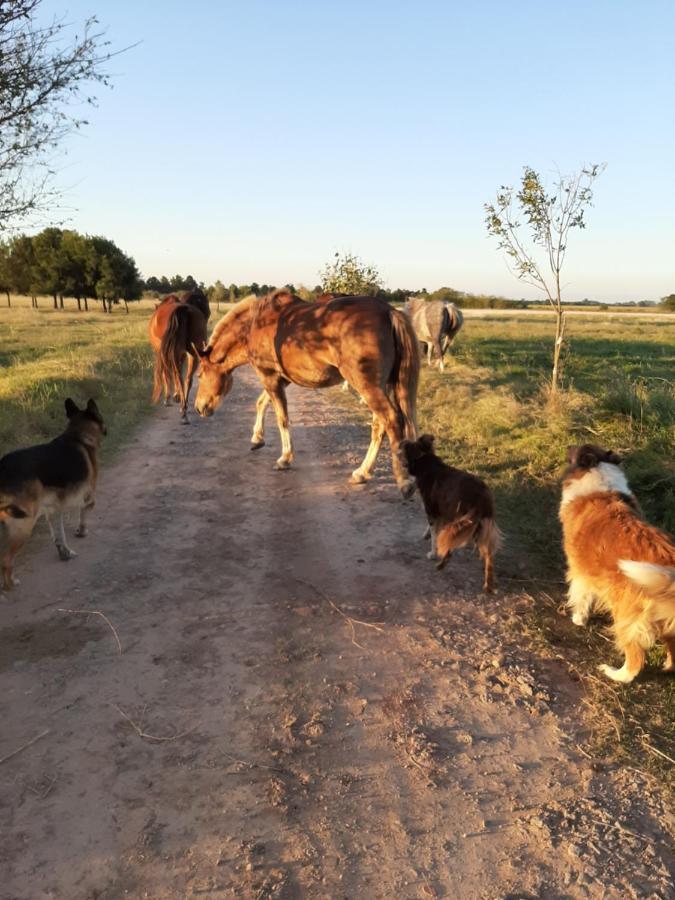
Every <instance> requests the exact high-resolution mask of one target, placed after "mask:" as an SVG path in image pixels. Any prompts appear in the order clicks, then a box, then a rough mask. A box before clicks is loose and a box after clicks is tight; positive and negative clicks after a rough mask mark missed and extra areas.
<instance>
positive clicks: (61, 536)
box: [45, 513, 77, 562]
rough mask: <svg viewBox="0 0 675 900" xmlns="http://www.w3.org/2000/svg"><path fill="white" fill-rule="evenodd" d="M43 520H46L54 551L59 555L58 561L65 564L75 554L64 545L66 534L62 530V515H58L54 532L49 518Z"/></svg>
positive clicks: (75, 554)
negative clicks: (54, 547)
mask: <svg viewBox="0 0 675 900" xmlns="http://www.w3.org/2000/svg"><path fill="white" fill-rule="evenodd" d="M45 519H46V520H47V525H48V526H49V531H50V533H51V536H52V540H53V541H54V543H55V544H56V550H57V552H58V554H59V559H60V560H61V561H62V562H67V561H68V560H69V559H73V557H75V556H77V553H75V551H74V550H71V549H70V547H69V546H68V544H67V543H66V533H65V531H64V528H63V514H62V513H59V516H58V519H57V523H56V530H55V529H54V526H53V525H52V521H51V519H50V518H49V516H45Z"/></svg>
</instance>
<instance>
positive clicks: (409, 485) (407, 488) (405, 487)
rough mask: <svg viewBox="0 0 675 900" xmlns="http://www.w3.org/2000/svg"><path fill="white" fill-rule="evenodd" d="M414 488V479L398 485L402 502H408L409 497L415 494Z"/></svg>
mask: <svg viewBox="0 0 675 900" xmlns="http://www.w3.org/2000/svg"><path fill="white" fill-rule="evenodd" d="M416 486H417V485H416V483H415V479H414V478H408V480H407V481H404V482H402V483H401V484H400V485H399V488H400V490H401V494H402V496H403V499H404V500H408V499H409V498H410V497H412V495H413V494H414V493H415V487H416Z"/></svg>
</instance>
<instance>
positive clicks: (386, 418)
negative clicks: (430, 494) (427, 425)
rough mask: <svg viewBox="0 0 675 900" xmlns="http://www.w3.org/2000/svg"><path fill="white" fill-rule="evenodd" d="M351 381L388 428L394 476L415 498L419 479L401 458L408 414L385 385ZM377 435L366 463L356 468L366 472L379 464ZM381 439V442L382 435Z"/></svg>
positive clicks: (375, 432)
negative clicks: (416, 483) (392, 397)
mask: <svg viewBox="0 0 675 900" xmlns="http://www.w3.org/2000/svg"><path fill="white" fill-rule="evenodd" d="M351 383H352V384H353V385H354V387H355V388H356V389H357V390H358V392H359V394H360V395H361V396H362V397H363V399H364V400H365V402H366V404H367V405H368V408H369V409H370V411H371V412H372V413H373V416H374V417H376V418H377V419H379V421H380V423H381V425H380V426H378V428H379V427H382V428H383V429H384V431H386V433H387V437H388V438H389V447H390V450H391V467H392V470H393V473H394V479H395V481H396V484H397V485H398V487H399V490H400V491H401V493H402V494H403V496H404V498H408V497H411V496H412V495H413V493H414V491H415V480H414V478H411V477H410V473H409V472H408V468H407V466H406V465H405V463H404V461H403V460H402V459H401V455H400V453H399V446H400V444H401V441H402V440H403V420H404V416H403V412H402V410H401V409H400V407H397V406H394V404H393V403H392V402H391V400H390V399H389V397H388V396H387V394H386V393H385V391H383V390H382V388H380V387H373V385H372V384H366V383H363V382H362V381H360V380H357V381H356V382H355V381H352V382H351ZM376 436H377V431H373V432H371V443H370V447H369V448H368V452H367V453H366V457H365V459H364V461H363V463H362V464H361V466H359V469H357V470H356V471H357V472H358V471H359V470H362V471H363V470H364V468H365V470H366V471H368V469H372V467H373V465H374V464H375V460H376V458H377V451H378V450H379V443H376V441H375V440H374V438H375V437H376ZM379 440H380V441H381V437H380V438H379ZM371 457H372V458H371Z"/></svg>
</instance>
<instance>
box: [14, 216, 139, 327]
mask: <svg viewBox="0 0 675 900" xmlns="http://www.w3.org/2000/svg"><path fill="white" fill-rule="evenodd" d="M0 291H2V292H4V293H5V294H6V295H7V306H11V295H12V293H14V294H23V295H25V296H28V297H30V298H31V301H32V306H33V308H35V309H37V306H38V297H39V296H49V297H51V298H52V300H53V303H54V309H64V302H63V301H64V298H65V297H72V298H74V299H75V300H76V301H77V308H78V309H79V310H81V309H83V308H84V310H88V309H89V300H98V301H99V302H100V303H101V305H102V309H103V312H108V313H110V312H112V307H113V304H117V303H120V302H123V303H124V305H125V307H126V309H127V312H128V306H127V303H128V302H129V301H130V300H138V299H139V298H140V297H141V296H142V293H143V282H142V279H141V277H140V275H139V272H138V268H137V266H136V262H135V261H134V259H133V258H132V257H131V256H129V255H128V254H126V253H124V251H123V250H120V248H119V247H118V246H117V245H116V244H115V242H114V241H111V240H110V239H109V238H106V237H102V236H100V235H83V234H80V233H79V232H77V231H74V230H72V229H61V228H45V229H43V230H42V231H41V232H39V233H38V234H35V235H31V236H29V235H25V234H22V235H17V236H15V237H13V238H11V239H9V240H5V241H1V242H0Z"/></svg>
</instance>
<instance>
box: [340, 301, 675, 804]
mask: <svg viewBox="0 0 675 900" xmlns="http://www.w3.org/2000/svg"><path fill="white" fill-rule="evenodd" d="M568 330H569V338H570V341H571V348H570V351H569V352H568V353H567V355H566V358H565V360H564V370H563V371H564V382H565V386H564V390H562V391H561V392H559V394H558V395H557V396H553V397H552V396H551V394H550V390H549V387H548V385H549V374H550V364H551V363H550V360H551V347H552V342H553V326H552V323H550V322H547V321H533V320H532V318H531V317H530V318H527V314H525V315H524V316H521V317H514V316H509V317H505V316H504V317H499V316H492V317H491V318H489V319H487V318H485V319H479V318H475V319H467V320H466V322H465V326H464V329H463V330H462V332H461V333H460V335H459V337H458V338H457V340H456V342H455V344H454V345H453V347H452V351H451V356H452V358H451V360H450V362H449V365H448V366H446V370H445V372H444V373H442V374H441V373H439V372H438V371H437V370H436V369H429V368H428V367H427V366H426V364H423V369H422V378H421V384H420V392H419V399H418V408H419V427H420V431H422V432H429V433H431V434H434V435H435V437H436V447H437V450H438V452H439V453H440V455H441V456H442V457H443V458H444V459H446V460H447V461H448V462H449V463H451V464H453V465H456V466H459V467H460V468H465V469H467V470H469V471H472V472H475V473H476V474H478V475H480V476H481V477H482V478H484V479H485V480H486V482H487V483H488V484H489V485H490V486H491V487H492V489H493V490H494V492H495V496H496V503H497V518H498V521H499V524H500V526H501V528H502V529H503V531H504V532H505V538H506V541H505V546H504V550H503V551H502V553H501V554H500V557H499V558H498V562H497V578H498V582H499V585H500V587H501V589H503V590H505V591H509V592H511V591H513V592H518V591H519V592H522V593H523V594H524V595H527V596H529V597H530V598H531V602H530V603H529V606H528V608H529V610H530V612H529V613H528V614H527V615H526V616H525V618H524V619H523V620H522V622H521V625H520V629H519V633H520V634H522V635H523V636H525V637H526V639H527V641H528V644H529V646H530V647H531V649H532V651H533V652H537V653H545V654H548V655H554V656H556V657H559V658H561V659H563V660H564V661H565V662H566V663H567V664H568V666H569V667H570V670H571V672H572V675H573V677H574V678H576V679H581V680H582V681H583V682H584V684H585V687H586V693H585V700H584V706H585V707H586V711H587V714H588V715H587V716H586V719H585V721H587V722H588V723H589V725H590V731H591V733H590V736H589V740H588V744H587V749H588V752H590V753H592V754H593V755H595V756H600V757H602V758H603V759H606V760H608V761H613V762H619V761H620V762H622V763H629V764H632V765H640V766H641V767H643V768H645V769H648V770H650V771H652V772H653V773H654V774H657V775H658V776H659V778H661V779H662V780H664V781H668V780H670V783H671V786H672V785H675V778H674V773H675V767H673V766H672V765H671V764H670V763H669V761H668V760H667V759H665V758H663V757H661V756H659V752H660V753H663V754H665V755H666V756H667V757H670V758H671V759H675V728H673V719H674V716H675V678H673V677H672V676H667V675H665V674H663V673H660V672H659V671H658V668H657V667H658V666H660V665H661V662H662V660H663V650H662V649H661V648H660V647H657V648H655V649H654V650H652V652H651V654H650V657H649V660H648V663H649V666H650V668H649V669H648V670H646V671H645V673H643V675H642V676H641V677H640V678H639V679H638V681H637V682H635V683H633V684H632V685H629V686H626V687H623V686H620V685H615V684H613V683H611V682H609V681H608V680H607V679H606V678H604V676H600V675H599V673H597V671H596V667H597V665H598V664H599V663H601V662H612V661H614V662H616V661H618V657H617V655H616V651H615V649H614V646H613V643H612V642H611V638H609V637H608V634H607V624H608V623H607V622H605V621H601V620H599V619H596V620H594V621H593V622H591V624H590V627H589V628H586V629H581V628H577V627H576V626H574V625H572V624H571V620H570V619H569V618H568V617H567V616H566V614H565V613H564V610H563V603H564V600H565V582H564V575H565V561H564V556H563V552H562V544H561V531H560V524H559V521H558V505H559V497H560V475H561V472H562V469H563V468H564V465H565V454H566V449H567V447H568V446H569V445H570V444H577V443H586V442H591V443H597V444H600V445H601V446H605V447H611V448H613V449H615V450H617V451H619V452H620V453H621V454H622V455H624V456H625V469H626V473H627V477H628V481H629V483H630V484H631V487H632V488H633V490H634V492H635V494H636V495H637V497H638V499H639V501H640V503H641V505H642V508H643V510H644V512H645V515H646V517H647V518H648V520H649V521H650V522H653V523H654V524H656V525H659V526H660V527H662V528H664V529H665V530H666V531H669V532H670V533H671V534H672V533H675V460H674V459H673V448H674V446H675V383H674V382H673V381H672V378H673V373H674V372H675V322H667V321H664V322H644V321H635V322H633V321H630V320H629V321H626V319H623V320H616V319H615V320H614V321H612V320H611V319H608V318H601V317H600V316H599V315H598V317H597V318H595V317H594V318H592V319H590V320H587V319H581V318H577V319H573V320H570V321H569V322H568ZM337 394H341V392H339V391H337V392H336V396H337ZM341 396H342V397H345V398H346V397H347V395H345V394H341ZM338 402H341V401H340V400H338ZM348 402H349V404H350V407H351V409H353V410H358V415H359V417H360V418H362V419H363V421H366V413H365V411H364V407H362V406H359V405H358V403H357V402H355V400H354V398H353V397H352V398H351V400H350V401H348ZM521 640H522V638H521ZM654 750H656V751H658V752H654Z"/></svg>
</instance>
